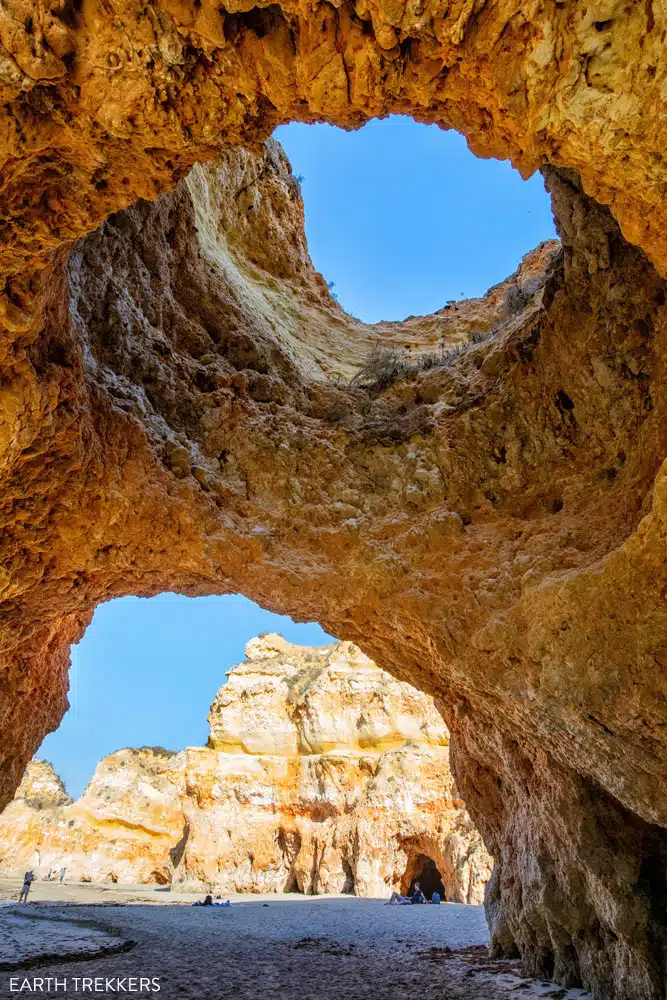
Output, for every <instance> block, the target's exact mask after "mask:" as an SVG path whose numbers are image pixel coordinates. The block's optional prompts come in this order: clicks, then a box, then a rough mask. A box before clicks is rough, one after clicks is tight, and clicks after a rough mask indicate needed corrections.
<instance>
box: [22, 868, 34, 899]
mask: <svg viewBox="0 0 667 1000" xmlns="http://www.w3.org/2000/svg"><path fill="white" fill-rule="evenodd" d="M34 878H35V875H34V872H33V871H29V872H26V873H25V875H24V876H23V888H22V889H21V892H20V895H19V903H27V902H28V893H29V892H30V886H31V885H32V883H33V880H34Z"/></svg>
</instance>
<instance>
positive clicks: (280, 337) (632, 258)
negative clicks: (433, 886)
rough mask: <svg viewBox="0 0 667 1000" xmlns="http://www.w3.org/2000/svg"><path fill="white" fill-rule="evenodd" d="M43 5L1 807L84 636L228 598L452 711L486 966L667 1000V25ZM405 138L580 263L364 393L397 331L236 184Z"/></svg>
mask: <svg viewBox="0 0 667 1000" xmlns="http://www.w3.org/2000/svg"><path fill="white" fill-rule="evenodd" d="M33 6H34V5H30V4H26V3H25V2H24V0H8V3H7V5H6V9H5V11H4V13H3V16H2V19H1V21H2V23H1V24H0V46H1V51H0V56H1V57H2V58H1V60H0V83H1V85H2V88H3V89H2V94H3V101H4V102H5V103H4V104H3V106H2V110H1V114H2V121H3V123H4V126H5V128H4V130H3V131H2V133H1V135H2V138H1V139H0V145H1V147H2V156H3V157H4V159H3V167H4V170H3V172H2V181H1V183H0V234H1V236H2V240H1V241H0V274H1V276H2V278H3V281H2V282H0V318H1V321H2V324H3V326H2V338H1V342H0V370H1V374H2V383H1V385H0V393H1V402H2V406H1V407H0V478H1V485H2V489H1V490H0V508H1V510H0V519H1V522H2V533H1V536H0V587H1V588H2V591H1V597H2V616H1V619H0V620H1V624H2V628H1V631H0V650H1V652H2V664H1V670H2V674H1V677H0V681H1V683H0V731H1V732H2V742H1V743H0V767H1V771H0V781H1V785H0V789H1V794H2V801H3V802H7V801H9V800H10V799H11V797H12V795H13V794H14V791H15V789H16V787H17V786H18V784H19V782H20V780H21V777H22V775H23V771H24V768H25V766H26V764H27V762H28V760H29V759H30V757H31V756H32V755H33V754H34V753H35V751H36V749H37V747H38V746H39V744H40V743H41V741H42V739H43V737H44V735H45V733H46V732H47V731H49V730H50V729H52V728H54V727H55V726H56V725H57V724H58V722H59V720H60V718H61V717H62V714H63V712H64V711H65V709H66V706H67V697H66V693H67V670H68V664H69V647H70V645H71V643H72V642H74V641H76V640H77V639H78V638H79V637H80V636H81V634H82V632H83V630H84V629H85V627H86V624H87V622H88V621H89V620H90V615H91V613H92V610H93V609H94V607H95V605H96V604H98V603H99V602H100V601H103V600H108V599H109V598H111V597H114V596H117V595H121V594H128V593H133V594H144V595H149V594H154V593H158V592H159V591H161V590H176V591H179V592H182V593H188V594H190V595H193V596H194V595H197V594H213V593H227V592H242V593H244V594H246V595H247V596H248V597H251V598H253V599H255V600H258V601H259V602H260V603H262V604H263V605H264V606H266V607H268V608H271V609H272V610H275V611H279V612H282V613H286V614H290V615H291V616H292V617H294V618H297V619H300V620H313V619H315V620H318V621H319V622H320V623H321V624H322V625H323V626H324V627H325V628H326V630H327V631H328V632H329V633H331V634H333V635H337V636H340V637H342V638H344V639H346V640H350V641H353V642H356V643H357V644H358V645H360V646H361V647H362V648H363V650H364V652H365V653H367V654H368V655H370V656H372V657H373V659H374V660H375V661H376V662H378V663H379V664H381V665H383V666H386V667H389V668H390V669H391V670H392V671H393V672H395V673H396V674H397V676H400V677H401V678H402V679H406V680H410V681H412V682H413V683H415V684H416V685H417V686H418V687H420V688H422V689H424V690H427V691H429V692H430V693H431V694H433V695H435V696H436V697H437V699H438V702H439V704H440V705H441V706H442V710H443V712H444V713H446V720H447V724H448V726H449V729H450V733H451V740H452V760H453V762H454V764H455V770H456V779H457V785H458V787H459V789H460V791H461V793H462V794H463V795H464V797H465V801H466V804H467V806H468V808H469V810H470V812H471V815H473V817H474V819H475V822H476V824H477V826H478V827H479V828H480V830H481V831H482V833H483V835H484V838H485V842H486V843H487V844H488V845H489V847H490V848H491V849H492V850H493V853H494V856H495V857H496V859H497V861H496V865H495V868H494V875H493V884H492V891H491V892H490V893H489V895H488V897H487V914H488V916H489V918H490V922H491V928H492V936H493V942H494V948H495V949H496V950H497V951H499V952H504V953H508V952H510V953H514V952H516V951H518V952H519V953H520V954H521V956H522V958H523V960H524V963H525V966H526V968H527V970H528V971H529V972H531V973H534V974H537V975H542V976H551V975H554V976H555V977H556V978H557V979H559V980H560V981H562V982H564V983H568V984H571V983H583V984H584V985H586V986H587V987H589V988H590V989H592V990H593V992H594V994H595V996H596V997H597V998H605V1000H606V998H610V997H613V998H614V1000H636V998H637V997H641V998H642V1000H645V998H649V1000H663V998H664V981H665V972H664V970H665V968H666V967H667V926H666V924H665V915H664V913H665V911H664V896H665V869H666V867H667V833H666V828H667V795H666V794H665V787H666V783H665V779H666V777H667V735H666V734H667V708H666V706H667V691H666V689H665V670H664V666H665V662H667V608H666V605H665V586H666V574H665V566H666V565H667V466H666V465H665V460H666V459H667V436H666V432H665V428H667V394H666V392H665V385H667V379H666V378H665V359H666V358H667V319H666V316H665V302H666V299H667V289H666V287H665V282H664V280H663V278H662V277H661V275H664V274H665V273H667V241H666V240H665V198H664V191H665V184H666V183H667V170H666V168H665V157H664V150H665V145H666V143H665V123H666V122H667V116H665V114H664V96H663V95H664V88H665V77H666V75H667V64H666V61H665V58H664V36H665V32H666V31H667V11H666V9H665V6H664V4H658V3H656V2H655V0H648V2H646V3H627V2H620V0H593V2H589V0H571V2H570V0H568V2H567V3H564V2H554V3H544V2H541V0H531V2H525V3H524V2H522V3H517V2H511V0H497V2H494V3H483V2H473V0H452V2H449V3H446V4H438V3H436V2H430V0H429V2H426V3H424V4H422V3H418V4H413V5H407V6H402V5H398V6H397V5H395V4H393V3H388V2H385V0H372V2H370V3H366V2H365V0H364V2H361V3H356V4H352V3H351V2H345V0H344V2H342V3H336V4H327V3H317V4H312V3H310V2H309V3H305V2H298V0H285V2H284V3H282V4H280V3H278V4H270V5H264V4H262V3H260V4H258V5H257V6H255V7H252V8H250V9H249V8H248V4H247V3H237V2H233V0H229V2H227V3H226V4H224V5H222V6H221V5H218V4H211V3H209V2H208V0H202V3H201V4H195V5H194V7H193V5H191V4H181V3H178V2H170V3H166V2H163V0H156V3H153V4H149V5H148V6H146V5H145V4H143V3H142V4H139V5H133V3H132V2H131V0H128V3H127V4H125V5H124V6H123V7H122V8H121V7H119V6H118V5H117V4H115V5H114V4H103V5H100V4H97V3H95V2H90V3H89V2H86V3H84V4H70V3H63V2H61V0H53V2H52V0H47V2H46V3H45V4H43V5H42V6H41V7H39V9H37V8H36V7H34V9H33ZM390 112H404V113H408V114H413V115H415V116H416V117H418V118H419V119H420V120H423V121H427V122H436V123H438V124H439V125H442V126H444V127H454V128H457V129H459V130H460V131H462V132H463V133H465V135H466V136H467V138H468V141H469V143H470V145H471V147H472V149H473V150H474V151H475V152H477V153H479V154H481V155H495V156H500V157H507V158H511V159H512V161H513V162H514V163H515V165H517V166H518V167H519V168H520V169H521V170H522V171H523V173H524V174H525V175H527V174H529V173H530V172H531V171H533V170H534V169H536V168H537V167H539V168H540V169H542V170H543V173H544V176H545V179H546V182H547V186H548V188H549V190H550V191H551V194H552V203H553V207H554V213H555V216H556V219H557V224H558V230H559V234H560V237H561V240H562V250H561V251H560V252H559V253H558V254H556V255H555V256H554V257H552V259H551V261H550V263H549V264H548V265H547V267H546V269H545V270H544V272H543V277H544V279H545V280H544V283H543V284H542V287H541V288H540V289H539V291H538V292H537V293H536V294H534V295H532V297H530V298H529V299H528V300H527V301H526V302H525V307H524V308H522V309H519V310H518V311H516V312H515V313H514V314H508V315H503V316H502V318H501V321H499V322H498V323H497V325H495V326H494V327H492V329H493V331H494V332H493V336H492V337H490V338H489V339H488V340H487V341H486V342H485V343H476V342H475V340H476V338H473V337H472V336H471V334H472V332H474V331H468V330H467V329H466V330H465V331H462V332H459V331H457V329H456V323H455V322H452V323H451V324H449V325H448V327H447V332H446V337H445V340H446V341H447V343H449V342H450V341H458V342H462V341H463V342H465V344H466V349H465V350H464V351H462V352H460V353H458V354H456V355H453V354H452V355H447V357H446V358H443V363H442V364H436V365H431V364H430V362H429V363H428V366H427V365H426V363H424V364H422V365H421V366H420V365H417V364H415V363H413V362H414V360H415V358H416V356H418V355H419V356H423V355H424V354H425V353H428V351H430V350H431V349H432V345H433V330H434V328H435V327H437V325H438V323H439V319H438V315H436V317H435V320H434V322H429V321H426V322H425V323H424V324H423V326H420V324H415V325H414V328H410V333H413V332H414V333H415V334H416V336H415V337H414V338H413V339H410V341H409V345H410V352H411V358H412V361H411V363H410V364H408V365H402V364H401V365H398V366H394V367H393V369H392V368H391V366H387V365H386V364H384V363H383V367H382V373H381V374H382V377H375V378H373V377H369V376H368V372H367V371H366V372H364V370H363V369H365V368H367V366H368V361H367V359H368V357H369V356H370V355H371V354H372V348H373V346H374V345H375V344H376V343H377V342H378V341H380V342H384V340H385V338H386V337H387V336H389V339H390V340H391V339H393V338H398V340H399V341H401V339H402V338H403V336H404V333H403V332H402V331H401V329H400V327H401V325H400V324H399V325H398V326H396V327H393V328H392V329H391V330H390V331H387V330H378V329H377V328H368V327H364V326H363V325H362V324H358V323H356V322H355V321H354V320H352V319H350V318H349V317H347V316H345V314H344V312H343V311H342V310H341V309H340V308H338V307H337V306H336V305H335V304H334V303H331V302H330V301H329V300H328V299H327V295H326V291H325V290H324V288H323V286H322V282H321V280H318V278H317V276H316V275H314V273H313V272H312V268H311V267H310V264H309V261H308V259H307V253H305V251H304V243H303V235H302V206H301V202H300V198H299V196H298V190H297V185H296V184H295V183H294V180H293V178H291V174H290V172H289V169H288V167H287V166H286V165H285V164H284V162H283V161H282V160H281V158H280V156H279V155H277V154H276V153H275V150H274V151H266V152H264V153H262V154H261V155H259V156H258V157H257V158H253V156H252V155H251V154H250V153H247V152H243V151H241V150H239V149H231V150H230V147H235V146H238V145H239V144H240V143H246V144H250V145H251V146H252V147H253V148H254V149H255V151H256V152H258V153H260V152H261V147H260V140H262V139H263V138H265V137H266V136H267V135H268V134H269V133H270V131H271V130H272V128H273V127H274V126H275V125H276V124H277V123H278V122H283V121H288V120H293V119H298V120H302V121H314V120H326V121H329V122H333V123H338V124H341V125H345V126H347V127H355V126H357V125H359V124H361V122H363V121H365V120H367V119H368V118H369V117H373V116H379V115H385V114H387V113H390ZM221 152H222V154H223V155H222V158H221V160H220V161H219V163H218V165H217V166H216V167H213V168H211V167H208V168H205V169H202V168H199V167H197V168H195V170H194V171H193V172H192V173H191V174H190V175H189V177H188V179H187V181H186V182H185V183H182V184H180V185H179V186H178V187H177V188H175V189H173V190H172V191H171V193H169V194H165V195H164V197H162V198H160V199H159V200H158V201H157V202H155V203H152V204H149V202H148V201H144V202H142V201H137V200H136V199H140V198H145V199H148V200H149V201H150V200H152V199H155V198H157V197H158V195H159V194H160V193H161V192H165V191H166V190H167V189H169V188H172V186H173V185H174V183H175V181H176V180H177V179H178V178H180V177H183V176H185V174H186V173H187V171H188V170H189V169H190V168H191V166H192V165H193V163H194V162H195V161H203V160H208V159H211V158H214V157H216V156H217V155H218V154H219V153H221ZM132 203H133V204H132ZM131 204H132V207H128V208H127V210H125V211H119V210H120V209H123V208H124V206H129V205H131ZM112 213H113V214H112ZM397 215H400V207H398V211H397ZM105 219H106V220H107V221H106V222H103V220H105ZM95 227H99V228H97V229H95ZM93 229H95V231H94V232H91V230H93ZM85 233H90V235H89V236H86V237H85V238H83V237H84V234H85ZM522 297H523V296H522ZM407 330H408V327H407V326H406V327H405V332H406V333H407ZM420 330H423V331H424V337H425V339H426V341H427V343H426V344H424V343H422V342H421V340H420V336H421V335H420V332H419V331H420ZM355 369H362V371H361V375H360V378H359V379H358V380H356V381H354V383H353V384H351V381H352V380H351V379H349V378H348V375H349V374H350V372H351V371H352V370H355ZM388 370H389V374H387V372H388Z"/></svg>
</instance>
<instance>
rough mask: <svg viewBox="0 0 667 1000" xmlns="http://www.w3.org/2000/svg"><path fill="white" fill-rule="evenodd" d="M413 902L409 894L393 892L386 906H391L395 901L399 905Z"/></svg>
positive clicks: (407, 904)
mask: <svg viewBox="0 0 667 1000" xmlns="http://www.w3.org/2000/svg"><path fill="white" fill-rule="evenodd" d="M411 902H412V900H411V899H410V897H409V896H401V894H400V892H392V894H391V898H390V899H389V901H388V902H387V903H385V906H391V905H392V904H393V903H396V904H397V906H409V905H410V903H411Z"/></svg>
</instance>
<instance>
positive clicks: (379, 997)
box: [0, 881, 587, 1000]
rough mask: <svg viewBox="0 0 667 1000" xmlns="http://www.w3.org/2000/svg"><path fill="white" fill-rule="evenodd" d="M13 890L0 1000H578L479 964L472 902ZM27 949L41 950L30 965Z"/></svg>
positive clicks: (508, 967)
mask: <svg viewBox="0 0 667 1000" xmlns="http://www.w3.org/2000/svg"><path fill="white" fill-rule="evenodd" d="M14 889H15V886H14V884H13V883H11V882H9V881H3V882H2V883H1V884H0V901H3V905H2V906H0V939H2V940H3V941H4V942H5V947H4V950H3V951H2V952H0V968H2V969H3V971H0V997H1V998H2V1000H5V998H9V997H16V996H18V995H23V996H25V995H27V994H30V995H32V994H33V993H35V992H38V993H42V994H43V993H45V992H47V988H46V987H47V985H50V990H49V992H51V993H59V994H60V995H63V993H65V992H66V993H69V994H75V993H76V994H78V993H81V994H83V993H93V992H94V993H95V995H96V996H99V997H118V996H119V995H123V994H124V993H125V994H127V992H133V993H142V994H143V995H146V994H147V993H149V992H150V993H158V992H159V995H160V996H161V997H165V998H167V1000H181V998H183V1000H188V998H192V1000H195V998H197V1000H218V998H220V997H222V996H225V995H228V994H229V995H230V996H233V997H234V998H238V1000H250V998H253V1000H254V998H256V997H257V996H266V997H276V998H277V997H279V996H280V997H282V998H288V1000H291V998H294V1000H296V998H299V1000H321V998H329V997H331V998H334V997H335V998H336V1000H365V998H366V997H368V1000H389V998H392V1000H393V998H395V997H396V996H397V995H398V994H403V993H406V992H410V993H412V992H415V991H416V992H417V993H419V995H420V996H422V997H423V998H425V1000H431V998H433V1000H434V998H435V997H438V998H442V997H443V996H445V997H447V998H448V1000H505V998H509V996H510V995H518V996H520V997H521V998H526V1000H533V998H538V997H540V998H541V997H549V998H552V1000H581V998H584V997H586V996H587V994H585V993H583V992H582V991H580V990H564V989H561V988H559V987H557V986H554V984H552V983H546V982H538V981H535V980H530V979H524V978H522V976H521V971H520V966H519V963H518V962H507V961H498V962H495V961H490V960H489V958H488V951H487V947H486V946H487V943H488V931H487V927H486V921H485V919H484V912H483V910H482V908H481V907H477V906H465V905H461V904H455V903H447V904H443V905H441V906H419V907H409V906H404V907H398V906H385V905H384V901H383V900H373V899H358V898H355V897H350V896H338V897H332V896H315V897H304V896H299V895H296V894H291V895H289V896H250V897H248V896H246V897H238V896H237V897H232V906H231V907H230V908H228V909H226V908H214V909H211V908H200V907H196V908H193V907H192V906H191V905H190V904H191V902H192V901H193V898H194V897H192V896H189V895H188V894H179V893H171V892H165V891H164V890H161V889H160V888H159V887H152V886H150V887H147V886H124V887H121V886H94V885H64V886H58V885H56V884H53V883H39V884H38V885H37V886H35V890H34V896H33V901H32V902H31V903H30V904H28V905H27V906H24V907H21V908H20V909H19V907H17V906H14V905H7V901H8V899H9V898H10V897H13V898H16V893H17V892H18V890H16V892H15V891H14ZM8 942H11V943H10V944H9V945H8V944H7V943H8ZM8 948H9V950H10V951H11V952H12V954H11V958H10V960H9V961H8ZM40 948H41V949H42V953H43V954H44V955H45V956H48V957H45V958H44V959H42V960H41V961H40V959H39V949H40ZM95 951H97V954H94V952H95ZM54 955H58V958H57V959H55V958H54V957H53V956H54ZM3 959H4V960H5V964H3ZM8 966H12V968H9V967H8ZM49 979H50V980H51V982H50V984H49V983H48V982H47V981H48V980H49ZM40 980H42V983H41V984H40V983H39V981H40ZM106 980H109V983H107V982H106ZM130 980H132V983H133V988H132V987H129V984H130ZM56 981H57V982H58V983H59V986H58V989H57V990H56V989H55V987H54V983H55V982H56ZM63 984H66V986H64V985H63ZM119 984H120V985H119ZM142 984H143V985H142ZM21 986H23V989H21V988H20V987H21ZM140 986H141V988H140ZM157 986H159V990H158V989H157Z"/></svg>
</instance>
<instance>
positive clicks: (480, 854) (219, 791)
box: [0, 635, 492, 903]
mask: <svg viewBox="0 0 667 1000" xmlns="http://www.w3.org/2000/svg"><path fill="white" fill-rule="evenodd" d="M246 655H247V659H246V662H244V663H242V664H240V665H239V666H237V667H235V668H234V669H233V670H231V671H230V673H229V676H228V680H227V682H226V683H225V684H224V685H223V687H222V688H221V689H220V691H219V692H218V695H217V697H216V699H215V701H214V703H213V705H212V707H211V715H210V718H209V722H210V740H209V746H208V747H190V748H188V749H187V750H185V751H183V752H180V753H170V752H168V751H165V750H162V749H160V748H142V749H139V750H129V749H128V750H119V751H118V752H117V753H114V754H111V755H110V756H109V757H106V758H105V759H104V760H103V761H101V762H100V764H99V765H98V767H97V769H96V771H95V775H94V777H93V779H92V781H91V783H90V784H89V785H88V787H87V788H86V791H85V792H84V794H83V795H82V797H81V798H80V799H79V800H78V801H76V802H74V803H72V801H71V799H68V798H67V797H66V796H65V795H64V790H63V789H62V785H61V783H60V781H59V779H58V778H57V777H56V775H55V773H54V772H53V769H52V768H51V766H50V765H48V764H45V763H44V762H42V761H39V760H33V761H31V763H30V764H29V765H28V770H27V772H26V776H25V778H24V779H23V782H22V783H21V786H20V788H19V790H18V792H17V795H16V798H15V799H14V801H13V802H11V803H10V804H9V806H8V807H7V809H6V810H5V812H4V813H3V814H2V816H0V870H2V871H4V872H6V873H7V872H15V871H19V872H21V871H23V870H25V869H26V868H29V867H33V866H36V867H37V869H38V874H41V875H46V874H47V872H48V871H49V870H50V869H51V868H55V869H58V870H59V869H60V868H62V867H66V869H67V877H68V878H69V879H75V880H80V879H84V880H91V881H94V882H97V881H101V882H108V881H111V882H126V883H136V882H151V881H157V882H160V883H163V884H166V883H173V884H174V885H178V886H179V887H180V888H187V889H211V890H214V889H215V890H220V891H222V892H292V891H294V892H296V891H298V892H304V893H308V894H313V893H327V892H349V893H353V894H356V895H361V896H386V897H388V896H389V894H390V893H391V892H392V891H393V890H402V891H403V892H407V891H408V889H409V888H410V885H411V883H412V881H413V879H414V878H419V877H420V876H421V877H422V881H423V882H424V888H425V889H427V890H428V889H429V888H430V890H431V891H432V890H433V888H434V886H430V887H429V886H428V885H427V884H426V880H427V879H428V877H429V872H430V873H432V874H431V878H433V877H434V874H433V865H435V866H436V868H437V877H438V878H440V880H441V882H442V887H443V889H444V895H446V898H447V899H448V900H449V901H451V902H458V903H481V902H482V900H483V896H484V886H485V884H486V882H487V880H488V877H489V875H490V872H491V866H492V862H491V859H490V857H489V855H488V854H487V852H486V850H485V848H484V845H483V844H482V841H481V838H480V836H479V834H478V833H477V831H476V830H475V828H474V826H473V825H472V823H471V821H470V818H469V817H468V815H467V813H466V812H465V808H464V806H463V803H462V802H461V801H460V799H459V798H458V793H457V792H456V790H455V788H454V787H453V782H452V776H451V773H450V770H449V749H448V748H449V733H448V731H447V727H446V726H445V724H444V722H443V720H442V717H441V716H440V715H439V714H438V712H437V711H436V710H435V707H434V705H433V702H432V700H431V698H429V697H428V696H427V695H424V694H422V693H421V692H419V691H415V689H414V688H412V687H410V685H408V684H404V683H401V682H399V681H397V680H395V679H394V678H393V677H392V676H391V675H389V674H387V673H385V672H384V671H382V670H379V669H378V668H377V667H376V666H375V664H374V663H373V662H372V661H371V660H369V659H368V658H367V657H366V656H364V655H363V653H361V652H360V650H358V649H357V648H356V647H355V646H353V645H352V644H350V643H336V644H334V645H333V646H324V647H319V648H312V647H308V646H295V645H292V644H291V643H289V642H286V641H285V640H284V639H282V638H281V637H280V636H277V635H268V636H263V637H261V638H258V639H253V640H251V642H249V643H248V646H247V649H246ZM422 873H424V874H422ZM441 892H442V889H441Z"/></svg>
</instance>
